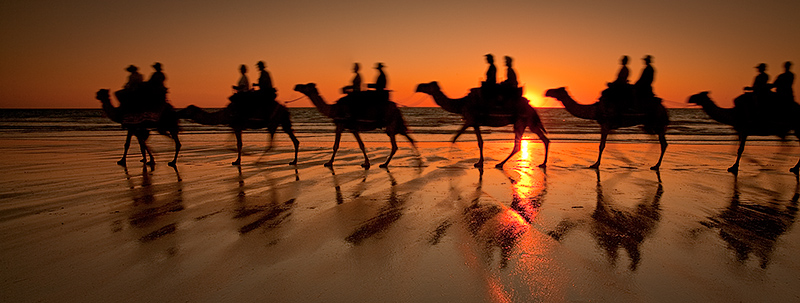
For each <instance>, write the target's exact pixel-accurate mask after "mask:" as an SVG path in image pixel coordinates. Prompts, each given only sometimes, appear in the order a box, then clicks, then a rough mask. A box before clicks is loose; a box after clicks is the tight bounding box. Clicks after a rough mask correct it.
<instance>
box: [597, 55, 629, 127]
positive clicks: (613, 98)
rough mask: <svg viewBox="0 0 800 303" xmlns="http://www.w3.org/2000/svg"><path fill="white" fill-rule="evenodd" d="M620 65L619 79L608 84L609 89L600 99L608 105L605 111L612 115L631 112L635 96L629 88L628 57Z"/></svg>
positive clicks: (621, 60)
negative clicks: (632, 100)
mask: <svg viewBox="0 0 800 303" xmlns="http://www.w3.org/2000/svg"><path fill="white" fill-rule="evenodd" d="M620 65H621V67H620V69H619V72H618V73H617V78H616V79H614V82H610V83H608V89H607V90H605V91H603V94H602V96H601V97H600V101H603V104H605V105H606V107H605V110H606V111H607V112H608V113H609V114H611V115H615V114H617V113H620V112H622V111H626V110H629V109H630V107H631V99H633V96H631V94H630V88H629V87H628V86H629V84H628V75H629V74H630V71H629V70H628V56H622V59H620Z"/></svg>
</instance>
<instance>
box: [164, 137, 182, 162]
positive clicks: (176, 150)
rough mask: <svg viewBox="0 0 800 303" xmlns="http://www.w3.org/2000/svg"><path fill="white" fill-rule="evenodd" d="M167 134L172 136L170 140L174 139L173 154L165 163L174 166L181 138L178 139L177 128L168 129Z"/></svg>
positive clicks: (179, 149)
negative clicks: (169, 160) (170, 160)
mask: <svg viewBox="0 0 800 303" xmlns="http://www.w3.org/2000/svg"><path fill="white" fill-rule="evenodd" d="M169 136H170V137H172V141H175V156H174V157H172V162H169V163H167V165H169V166H172V167H175V165H177V163H178V153H179V152H180V151H181V140H178V131H177V130H172V131H170V132H169Z"/></svg>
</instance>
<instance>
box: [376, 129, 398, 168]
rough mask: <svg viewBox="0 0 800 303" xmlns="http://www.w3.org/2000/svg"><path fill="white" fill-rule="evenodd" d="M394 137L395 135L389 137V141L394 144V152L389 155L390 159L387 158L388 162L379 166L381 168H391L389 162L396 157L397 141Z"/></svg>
mask: <svg viewBox="0 0 800 303" xmlns="http://www.w3.org/2000/svg"><path fill="white" fill-rule="evenodd" d="M394 136H395V135H389V141H391V142H392V152H390V153H389V157H387V158H386V162H384V163H383V164H381V165H380V166H379V167H381V168H387V167H389V161H391V160H392V157H394V153H396V152H397V140H396V139H395V138H394Z"/></svg>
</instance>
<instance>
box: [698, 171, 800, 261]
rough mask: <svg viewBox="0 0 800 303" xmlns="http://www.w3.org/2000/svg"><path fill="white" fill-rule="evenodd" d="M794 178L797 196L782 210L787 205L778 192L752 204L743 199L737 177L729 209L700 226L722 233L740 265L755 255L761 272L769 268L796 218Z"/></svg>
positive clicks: (798, 189) (798, 185) (798, 186)
mask: <svg viewBox="0 0 800 303" xmlns="http://www.w3.org/2000/svg"><path fill="white" fill-rule="evenodd" d="M795 178H796V181H797V182H796V184H795V189H794V195H793V196H792V198H791V200H789V204H788V205H786V206H782V205H783V204H784V203H783V202H781V199H780V197H779V195H780V192H777V191H766V192H763V195H760V196H755V197H753V198H751V199H752V200H751V201H745V200H743V199H741V193H740V190H739V182H738V177H737V176H736V175H734V178H733V195H732V196H731V203H730V205H728V207H727V208H725V209H724V210H723V211H721V212H720V213H719V214H717V215H715V216H711V217H709V218H708V220H707V221H703V222H701V224H703V225H704V226H706V227H707V228H710V229H718V230H719V237H720V238H721V239H722V240H723V241H725V242H726V243H727V244H728V248H729V249H731V250H732V251H733V252H734V253H735V254H736V260H737V261H739V262H740V263H744V262H745V261H747V260H748V259H749V258H750V255H751V254H752V255H754V256H755V257H757V258H758V259H759V266H760V267H761V268H767V265H768V264H769V261H770V256H771V255H772V251H773V250H774V249H775V245H776V244H777V240H778V237H780V236H781V235H783V234H784V233H786V231H788V230H789V227H791V226H792V224H794V221H795V219H796V218H797V201H798V198H800V180H797V177H796V176H795Z"/></svg>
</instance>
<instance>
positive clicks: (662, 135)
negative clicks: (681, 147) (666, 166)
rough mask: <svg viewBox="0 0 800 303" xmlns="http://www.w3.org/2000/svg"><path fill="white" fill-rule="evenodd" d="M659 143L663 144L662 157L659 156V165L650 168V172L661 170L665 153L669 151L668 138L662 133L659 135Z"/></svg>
mask: <svg viewBox="0 0 800 303" xmlns="http://www.w3.org/2000/svg"><path fill="white" fill-rule="evenodd" d="M658 142H659V143H661V155H660V156H658V163H656V165H653V167H650V170H656V171H657V170H658V169H659V168H661V160H663V159H664V152H666V151H667V136H666V135H665V134H664V133H663V132H662V133H659V134H658Z"/></svg>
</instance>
